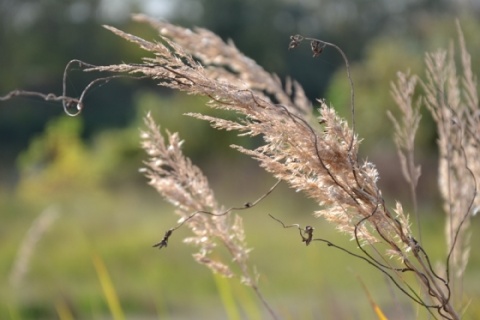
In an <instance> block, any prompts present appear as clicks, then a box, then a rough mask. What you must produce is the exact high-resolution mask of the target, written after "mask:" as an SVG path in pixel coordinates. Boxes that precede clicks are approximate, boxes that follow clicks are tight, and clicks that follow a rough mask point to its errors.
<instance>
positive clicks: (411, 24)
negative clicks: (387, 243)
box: [0, 0, 480, 319]
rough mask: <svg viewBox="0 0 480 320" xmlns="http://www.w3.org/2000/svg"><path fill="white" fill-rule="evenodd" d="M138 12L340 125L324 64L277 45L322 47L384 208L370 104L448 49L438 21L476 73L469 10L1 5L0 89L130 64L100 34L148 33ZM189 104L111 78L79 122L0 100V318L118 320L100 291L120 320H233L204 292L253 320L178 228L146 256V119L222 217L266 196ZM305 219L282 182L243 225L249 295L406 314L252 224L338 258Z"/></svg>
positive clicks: (343, 312)
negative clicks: (308, 41)
mask: <svg viewBox="0 0 480 320" xmlns="http://www.w3.org/2000/svg"><path fill="white" fill-rule="evenodd" d="M139 12H142V13H146V14H148V15H150V16H153V17H155V18H158V19H163V20H168V21H171V22H173V23H177V24H180V25H182V26H186V27H195V26H199V27H204V28H208V29H210V30H212V31H214V32H215V33H217V34H218V35H220V36H221V37H222V38H223V39H225V40H227V39H231V40H233V42H234V43H235V44H236V46H237V47H238V48H239V49H240V50H241V51H243V52H244V53H245V54H246V55H247V56H249V57H251V58H253V59H254V60H255V61H257V63H258V64H260V65H262V66H263V67H264V68H265V69H266V70H267V71H269V72H272V73H276V74H278V75H279V76H280V77H281V78H282V79H283V78H285V77H286V76H291V77H292V78H294V79H296V80H298V81H299V82H300V83H301V84H302V85H303V87H304V89H305V90H306V92H307V95H308V97H309V98H310V99H311V100H312V103H314V101H315V99H316V98H326V99H327V101H328V102H329V103H331V104H332V105H333V106H335V108H336V109H337V110H339V112H340V114H342V115H344V116H345V117H347V119H349V118H348V115H349V88H348V82H347V78H346V76H345V69H344V66H343V61H342V60H341V57H340V56H339V55H338V54H337V53H336V52H334V51H332V50H327V51H326V52H325V53H324V54H322V55H321V56H320V57H319V58H317V59H312V58H311V53H310V51H309V49H308V47H307V46H306V45H305V46H303V47H300V48H298V49H296V50H293V51H288V50H287V46H288V43H289V36H290V35H293V34H297V33H301V34H303V35H307V36H312V37H317V38H320V39H323V40H325V41H329V42H333V43H335V44H337V45H339V46H340V47H341V48H342V49H343V50H344V51H345V52H346V54H347V56H348V57H349V59H350V63H351V67H352V72H353V80H354V83H355V87H356V99H357V100H356V105H357V110H356V112H357V118H356V121H357V128H358V132H359V134H360V136H361V137H362V138H363V139H364V142H363V143H362V150H361V153H362V157H364V158H368V159H369V160H370V161H372V162H373V163H375V164H376V165H377V166H378V169H379V171H380V176H381V180H380V186H381V188H382V190H383V192H384V194H385V196H386V199H387V200H388V201H389V203H390V204H391V206H393V205H394V201H395V200H399V201H401V202H402V203H403V204H404V207H405V208H407V209H408V208H410V204H411V202H410V199H409V197H408V188H407V184H406V183H405V182H404V180H403V178H402V175H401V172H400V170H399V162H398V159H397V156H396V151H395V148H394V144H393V139H392V134H393V133H392V130H391V129H392V126H391V122H390V121H389V119H388V118H387V116H386V111H387V110H392V111H393V112H394V113H395V112H396V107H395V106H394V104H393V101H392V99H391V97H390V93H389V91H390V83H391V81H394V80H395V77H396V72H397V71H406V70H408V69H409V70H411V72H412V73H418V74H420V75H423V68H424V64H423V58H424V52H425V51H433V50H436V49H438V48H448V46H449V45H450V44H451V43H452V41H455V40H456V35H457V34H456V27H455V19H459V21H460V23H461V25H462V28H463V31H464V34H465V38H466V41H467V47H468V49H469V50H470V53H471V55H472V60H473V61H472V62H473V63H472V64H473V66H474V68H476V69H475V70H474V72H475V73H476V74H478V71H479V70H478V66H479V65H480V61H479V58H480V55H479V54H478V53H480V37H478V30H480V20H479V18H480V1H479V0H395V1H392V0H357V1H351V0H321V1H320V0H262V1H254V0H158V1H155V0H65V1H55V0H31V1H28V0H0V95H4V94H6V93H7V92H9V91H11V90H14V89H24V90H32V91H39V92H44V93H49V92H53V93H56V94H61V86H62V75H63V70H64V67H65V65H66V64H67V63H68V61H70V60H71V59H79V60H82V61H85V62H88V63H92V64H95V65H101V64H107V65H108V64H115V63H120V62H140V60H141V58H142V57H143V56H144V54H145V52H143V51H142V50H141V49H139V48H137V47H136V46H135V45H132V44H131V43H128V42H126V41H124V40H122V39H120V38H118V37H116V36H115V35H113V34H111V33H110V32H109V31H107V30H105V29H104V28H102V25H103V24H109V25H113V26H115V27H117V28H119V29H122V30H124V31H126V32H129V33H133V34H135V35H138V36H140V37H144V38H146V39H148V40H153V39H155V37H156V32H155V31H154V30H152V29H150V28H149V27H148V26H146V25H142V24H138V23H134V22H132V21H131V20H130V15H131V14H132V13H139ZM96 76H98V75H95V74H88V73H82V72H81V71H79V70H76V71H75V70H72V71H71V72H70V74H69V78H68V81H67V86H68V94H69V95H70V96H78V95H80V93H81V92H82V90H83V89H84V87H85V86H86V85H87V84H88V82H89V81H91V80H93V79H95V77H96ZM204 102H205V100H204V99H199V98H196V97H191V96H186V95H183V94H180V93H177V92H172V91H169V90H166V89H163V88H160V87H158V86H157V85H156V84H155V83H154V82H153V81H146V80H141V81H139V80H136V81H133V80H128V79H122V80H114V81H111V82H110V83H108V84H106V85H103V86H101V87H98V88H96V89H95V90H92V91H91V92H90V94H89V95H88V97H87V99H86V100H85V104H86V108H85V110H84V112H83V113H82V114H81V116H79V117H75V118H71V117H67V116H66V115H65V114H64V113H63V111H62V109H61V106H60V105H59V104H57V103H53V102H45V101H42V100H39V99H34V98H24V97H22V98H15V99H12V100H9V101H6V102H0V219H1V220H0V221H1V223H0V277H1V280H0V301H1V302H0V318H1V319H52V318H62V319H70V318H78V319H105V318H111V317H112V316H114V317H115V318H117V317H118V315H117V313H115V311H112V309H109V297H111V295H109V294H106V293H105V291H104V290H105V287H107V288H108V287H109V288H111V289H113V292H114V293H115V294H114V295H115V296H117V297H118V301H119V303H118V305H119V309H121V311H118V312H120V314H123V315H124V316H125V317H126V318H129V319H131V318H135V319H188V318H191V317H192V315H195V316H196V317H197V318H205V319H206V318H208V319H211V318H218V319H224V318H227V316H229V317H230V318H232V315H231V313H228V312H227V311H226V309H228V308H226V305H228V303H226V302H225V300H222V299H221V298H220V297H219V291H220V289H221V288H224V287H225V286H229V287H228V288H229V292H231V293H232V295H233V297H234V298H233V300H234V301H236V305H237V306H238V310H239V311H238V312H239V314H240V315H243V316H244V317H245V318H258V319H260V318H263V316H264V314H263V312H264V311H263V310H262V308H261V306H260V304H259V303H258V301H256V300H255V298H254V296H253V295H252V293H251V292H250V291H249V290H248V288H245V287H242V286H241V285H240V284H239V283H238V281H236V280H232V281H231V282H229V283H228V284H226V282H224V281H223V280H221V279H219V278H216V277H214V276H212V275H211V273H210V272H209V271H208V270H207V269H206V268H205V267H203V266H200V265H197V264H195V263H194V262H193V259H192V258H191V253H192V252H194V248H191V247H188V246H186V245H183V244H182V242H181V239H182V238H183V237H184V236H186V235H188V230H187V229H186V228H185V229H182V230H180V231H179V232H178V233H177V234H175V236H174V237H173V238H172V239H171V242H170V246H169V247H168V249H167V250H165V251H163V250H162V251H161V252H157V251H155V250H154V249H152V248H151V245H152V244H154V243H155V242H158V241H159V240H160V239H161V238H162V236H163V233H164V232H165V230H167V229H168V228H170V227H172V226H173V225H174V224H175V222H176V220H177V218H176V216H175V215H174V213H173V211H174V210H173V208H172V207H171V206H169V205H167V204H165V203H164V202H162V199H161V198H160V197H159V196H158V195H157V194H156V193H155V191H154V190H153V189H151V188H150V187H149V186H148V185H147V184H146V179H145V178H144V177H142V175H141V174H140V173H139V172H138V169H139V168H140V167H142V160H143V159H144V158H145V156H144V154H143V151H142V150H141V149H140V146H139V130H140V129H141V127H142V125H143V124H142V117H143V116H144V115H145V114H146V112H148V111H151V112H152V114H153V115H154V117H155V119H156V120H157V121H158V123H159V124H160V125H161V126H162V128H164V129H168V130H170V131H179V132H180V135H181V137H182V138H183V139H185V140H186V143H185V148H184V150H185V153H186V154H187V155H188V156H189V157H191V158H192V159H193V161H194V162H195V163H196V164H198V166H199V167H201V168H202V169H203V170H204V172H205V173H206V175H207V176H208V178H209V179H210V181H211V184H212V188H213V189H214V190H215V191H216V192H217V195H218V199H219V201H220V202H222V203H223V204H224V205H225V206H227V207H229V206H232V205H239V204H240V205H241V204H243V203H245V202H247V201H253V200H255V199H256V198H257V197H258V196H259V195H261V194H262V193H263V192H265V191H266V190H268V188H269V187H270V186H271V185H272V184H273V180H272V179H271V178H270V177H269V176H268V175H267V174H265V173H263V172H262V171H261V170H260V169H259V168H258V167H257V164H256V163H255V162H254V161H252V160H250V159H248V158H247V157H245V156H243V155H241V154H238V153H236V152H234V151H232V150H231V149H230V148H228V145H230V144H232V143H236V144H242V145H245V146H252V145H253V143H254V142H252V141H248V140H246V139H245V138H239V137H236V135H235V134H234V133H225V132H221V133H220V132H217V131H216V130H214V129H211V128H210V127H209V126H208V124H207V123H203V122H201V121H199V120H195V119H191V118H188V117H185V116H183V115H182V114H183V113H185V112H189V111H205V112H209V111H208V110H207V109H206V108H205V107H204V106H203V104H204ZM424 111H425V110H423V114H424V116H423V119H422V124H421V129H420V132H419V135H418V138H417V150H416V156H417V162H418V163H419V164H421V165H422V178H421V180H420V185H419V187H418V194H419V197H420V202H419V212H420V214H421V222H422V223H421V231H422V236H423V239H424V246H425V248H426V250H427V251H428V252H431V253H432V257H431V258H432V259H433V261H442V259H443V258H444V256H445V251H446V249H445V245H444V240H443V236H439V235H440V234H441V235H443V228H444V226H443V223H444V215H443V212H442V209H441V202H440V200H439V194H438V191H437V182H436V177H437V173H436V170H437V169H436V166H437V162H436V146H435V139H436V134H435V129H434V125H433V123H432V121H431V119H430V117H429V115H428V114H427V113H426V112H424ZM315 208H316V206H315V204H314V203H312V202H311V201H309V200H308V199H305V198H303V197H302V195H299V194H296V193H295V192H294V191H292V190H289V189H288V188H286V187H285V186H281V187H280V188H279V189H278V190H276V191H275V192H274V194H272V195H271V196H270V197H269V198H267V199H266V200H265V201H264V202H263V203H262V204H261V205H260V206H258V207H256V208H254V209H252V210H251V211H244V212H243V213H242V215H243V216H244V221H245V228H246V235H247V242H248V243H249V244H250V246H251V247H252V248H255V250H254V251H253V252H252V261H253V263H254V264H255V265H256V266H257V269H258V272H259V273H260V275H261V277H260V288H261V289H262V290H263V291H264V293H265V296H266V298H267V300H268V301H269V302H270V303H271V305H272V306H273V308H274V309H276V310H277V311H278V312H279V314H280V315H281V317H282V318H286V319H288V318H291V319H333V318H335V319H369V318H372V317H373V316H374V314H373V311H372V310H371V307H370V306H369V302H368V299H367V295H366V294H365V292H364V291H363V289H362V285H361V283H360V282H359V280H358V279H359V278H360V279H361V281H363V282H364V283H365V285H366V287H367V288H368V289H369V291H370V292H371V293H372V295H373V298H374V299H375V300H376V301H377V302H378V303H380V305H381V307H382V308H383V309H384V311H385V312H386V313H387V315H391V316H392V318H395V316H398V315H399V314H401V312H400V311H398V310H399V309H404V310H406V311H404V312H406V314H407V315H408V314H410V312H413V310H415V307H414V306H413V305H412V304H411V303H409V302H408V301H406V300H404V299H402V298H401V297H400V293H399V292H397V293H395V294H393V295H392V294H390V293H389V291H388V290H389V284H388V283H387V281H386V280H385V279H384V278H383V277H382V276H381V275H380V274H378V273H376V272H373V271H372V270H371V269H369V268H368V266H363V265H362V263H361V262H360V261H357V260H354V259H353V258H351V257H346V256H344V255H343V254H342V253H341V252H336V251H334V250H332V249H330V248H327V247H323V246H321V245H319V246H313V247H309V248H308V249H309V250H305V247H304V246H302V244H301V243H300V242H299V239H298V234H296V232H293V231H292V230H289V231H292V232H288V231H286V230H283V229H281V228H279V225H278V224H277V223H276V222H274V221H272V220H271V219H270V218H268V215H267V213H272V214H274V215H276V216H278V217H281V218H282V219H284V221H285V222H286V223H300V224H302V225H305V224H310V225H313V226H315V228H316V229H317V230H321V231H319V232H321V234H322V236H324V237H325V238H327V239H329V240H332V241H338V242H339V243H340V244H344V245H346V246H352V244H351V243H349V241H348V239H344V237H341V236H339V235H338V234H336V232H335V230H334V228H333V227H332V226H329V225H326V223H325V222H323V221H319V220H315V219H314V218H313V217H312V214H311V213H312V212H313V211H314V210H315ZM411 220H412V221H414V220H415V219H413V217H412V219H411ZM472 228H473V232H472V243H475V242H477V243H478V241H479V240H480V236H479V235H478V234H479V233H478V231H479V230H478V229H479V226H478V222H477V221H476V220H474V222H473V227H472ZM413 230H418V226H416V225H414V227H413ZM476 251H477V250H472V257H471V259H470V261H471V262H470V267H469V268H468V270H467V275H466V277H467V280H468V281H465V284H464V286H465V291H466V293H467V294H466V297H467V299H470V300H469V301H470V302H471V303H470V307H469V309H468V310H469V311H468V314H469V315H472V319H474V318H475V315H476V316H478V317H480V307H479V306H478V303H477V304H476V303H474V302H475V301H477V302H478V299H479V297H480V275H479V274H478V272H476V271H475V270H478V267H479V266H480V254H479V253H477V252H476ZM272 262H273V263H272ZM102 266H103V267H105V268H103V267H102ZM102 270H104V271H105V270H106V272H103V273H102ZM107 278H108V279H109V280H110V282H108V281H107V284H105V279H107ZM108 283H110V285H108ZM220 296H221V295H220ZM347 301H348V304H347V303H346V302H347ZM405 304H406V307H405V308H403V306H404V305H405ZM110 305H111V304H110ZM399 305H400V308H398V307H399ZM227 313H228V315H227ZM115 315H117V316H115ZM404 315H405V314H404ZM399 318H400V317H399Z"/></svg>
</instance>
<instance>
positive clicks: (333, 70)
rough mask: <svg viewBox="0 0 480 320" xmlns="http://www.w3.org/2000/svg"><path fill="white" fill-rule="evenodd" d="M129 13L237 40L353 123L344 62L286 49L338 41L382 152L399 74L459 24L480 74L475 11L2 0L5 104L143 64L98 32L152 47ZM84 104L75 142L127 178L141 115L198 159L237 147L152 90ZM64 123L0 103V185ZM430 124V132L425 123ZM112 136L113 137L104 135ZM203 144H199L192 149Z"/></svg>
mask: <svg viewBox="0 0 480 320" xmlns="http://www.w3.org/2000/svg"><path fill="white" fill-rule="evenodd" d="M134 12H144V13H147V14H151V15H152V16H154V17H156V18H159V19H168V20H170V21H172V22H175V23H179V24H181V25H184V26H188V27H194V26H200V27H205V28H208V29H211V30H212V31H214V32H215V33H217V34H219V35H220V36H221V37H222V38H224V39H232V40H233V41H234V43H235V44H236V46H237V47H238V48H239V49H240V50H241V51H243V52H245V53H246V54H247V55H248V56H250V57H251V58H253V59H254V60H255V61H257V62H258V63H259V64H260V65H262V66H264V67H265V69H267V71H270V72H274V73H277V74H278V75H280V77H282V78H284V77H285V76H291V77H292V78H294V79H297V80H298V81H299V82H300V83H301V84H302V85H303V86H304V88H305V90H306V92H307V94H308V96H309V98H310V99H311V100H312V103H314V101H315V98H323V97H325V98H327V99H328V100H329V101H331V103H332V104H333V105H334V106H335V107H337V108H338V109H339V110H341V112H342V113H343V114H344V115H345V116H346V117H348V114H349V113H348V112H349V111H348V108H349V100H348V99H349V88H348V83H347V78H346V76H345V69H344V66H343V61H342V59H341V57H340V56H339V55H338V53H336V52H334V51H332V50H328V51H326V52H325V53H323V54H322V55H321V56H320V57H319V58H317V59H315V60H313V59H312V58H311V56H310V55H311V54H310V51H309V49H308V48H303V49H302V48H300V49H297V50H294V51H288V50H287V44H288V42H289V36H290V35H293V34H297V33H300V34H304V35H308V36H312V37H318V38H320V39H323V40H326V41H329V42H334V43H336V44H337V45H339V46H340V47H341V48H342V49H343V50H344V51H345V52H346V54H347V56H348V57H349V59H350V63H351V64H352V71H353V77H354V82H355V86H356V98H357V117H358V118H357V123H358V131H359V133H360V135H361V136H362V137H363V138H365V141H366V142H365V144H364V146H365V148H373V149H374V148H382V147H383V143H382V141H388V143H391V131H390V128H391V125H390V122H389V121H388V119H387V117H386V115H385V113H386V112H385V111H386V110H387V109H390V110H391V109H394V105H393V103H392V100H391V98H390V95H389V86H390V81H392V80H394V79H395V73H396V71H398V70H403V71H404V70H406V69H408V68H409V69H410V70H412V72H419V71H420V70H421V69H422V65H423V56H424V52H425V51H426V50H434V49H436V48H437V47H441V46H443V47H444V46H445V45H446V44H448V41H449V39H455V38H456V34H455V32H456V30H455V19H456V18H458V19H460V21H461V24H462V27H463V28H464V32H465V34H466V39H467V41H468V46H469V48H470V50H471V52H472V56H473V65H474V66H477V65H478V63H477V62H478V58H477V57H478V55H476V54H475V52H478V51H479V50H480V39H479V38H478V37H476V36H475V33H476V30H478V29H479V23H478V22H477V20H478V16H479V14H480V2H478V1H453V0H450V1H449V0H423V1H413V0H397V1H389V0H375V1H373V0H361V1H350V0H323V1H318V0H297V1H293V0H263V1H254V0H229V1H225V0H175V1H174V0H170V1H153V0H150V1H147V0H143V1H142V0H130V1H113V0H77V1H76V0H67V1H55V0H35V1H33V0H30V1H29V0H21V1H18V0H15V1H13V0H3V1H2V2H1V3H0V64H1V72H0V94H5V93H6V92H8V91H10V90H13V89H17V88H22V89H26V90H35V91H40V92H44V93H48V92H54V93H57V94H60V92H61V85H62V83H61V82H62V73H63V69H64V67H65V65H66V64H67V63H68V61H69V60H71V59H80V60H83V61H86V62H89V63H92V64H96V65H99V64H110V63H118V62H120V61H128V62H135V61H140V59H141V57H142V54H143V52H142V51H141V50H140V49H138V48H136V46H133V45H131V44H129V43H127V42H126V41H123V40H121V39H119V38H117V37H116V36H114V35H113V34H111V33H110V32H108V31H106V30H105V29H103V28H102V27H101V25H102V24H111V25H114V26H116V27H118V28H120V29H123V30H125V31H127V32H130V33H133V34H137V35H139V36H142V37H146V38H148V39H152V38H155V37H156V33H155V31H154V30H151V29H150V28H149V27H148V26H144V25H139V24H136V23H133V22H131V21H130V19H129V14H130V13H134ZM95 76H96V75H95V74H85V73H82V72H81V71H78V70H77V71H75V70H71V71H70V73H69V78H68V81H67V87H68V94H69V95H73V96H78V95H79V94H80V93H81V91H82V90H83V88H84V87H85V86H86V85H87V84H88V82H89V81H91V80H92V79H94V78H95ZM85 104H86V108H85V110H84V112H83V113H82V115H81V120H80V121H79V122H80V124H79V129H78V130H77V131H78V135H80V136H81V137H82V139H83V141H84V142H86V143H90V144H96V145H97V146H98V145H102V146H103V147H102V148H103V150H105V148H106V147H105V146H110V149H111V150H112V151H111V152H112V153H115V152H116V156H117V157H121V158H122V159H123V160H125V161H124V162H125V163H130V166H131V167H132V168H133V167H134V166H135V165H138V164H139V157H140V155H139V154H140V153H141V152H140V150H138V142H137V139H136V137H135V138H132V139H125V138H124V137H125V136H126V135H127V134H126V132H128V134H131V135H133V136H135V135H136V134H137V132H138V130H137V128H138V127H139V126H141V121H140V119H141V116H142V114H144V113H145V112H146V110H152V111H153V112H154V113H155V114H156V115H157V117H158V119H159V122H160V123H162V124H163V125H164V126H165V127H167V128H169V129H171V130H180V131H182V135H183V136H184V137H185V138H186V139H187V141H189V143H188V144H187V148H191V149H189V152H190V155H192V156H193V157H198V158H200V159H202V158H204V159H206V160H208V159H209V155H210V152H209V151H208V149H209V148H210V146H211V145H212V143H213V144H217V142H218V144H224V145H225V146H226V145H228V144H229V143H228V142H227V143H222V142H221V141H220V140H219V139H223V140H227V139H233V137H228V138H225V137H224V135H219V134H218V133H217V132H216V131H215V130H210V129H208V128H207V125H206V124H199V123H198V121H196V120H192V119H188V118H185V117H183V116H182V115H181V114H182V113H183V112H185V111H187V110H191V107H192V106H193V105H199V104H200V105H201V103H197V102H196V100H195V99H194V98H192V97H185V96H181V95H179V94H173V93H172V92H169V91H167V90H165V89H160V88H158V87H156V85H155V84H154V83H152V82H145V81H133V80H128V79H125V80H116V81H112V82H110V83H108V84H107V85H104V86H101V87H99V88H96V89H95V90H93V91H92V92H91V93H90V94H89V96H88V97H87V99H86V101H85ZM182 106H185V107H182ZM195 108H197V106H195ZM58 116H63V113H62V110H61V107H60V105H59V104H57V103H53V102H44V101H41V100H38V99H33V98H16V99H13V100H11V101H8V102H2V103H1V104H0V150H1V153H0V174H1V176H0V178H1V181H2V184H9V185H11V184H14V183H15V182H16V181H17V170H16V169H15V168H16V166H15V165H16V164H18V163H22V161H20V162H19V161H18V156H19V154H21V153H22V152H24V151H25V149H26V148H27V146H29V144H31V143H32V139H33V138H34V137H38V136H39V135H42V133H44V132H46V131H45V130H46V128H47V127H48V123H51V121H52V120H53V119H55V118H56V117H58ZM425 121H426V122H427V123H428V119H427V120H425ZM51 126H54V125H53V124H51ZM111 129H115V130H116V131H113V132H115V133H112V131H108V130H111ZM196 136H201V137H202V138H201V139H199V140H198V141H192V139H193V137H196ZM43 139H46V137H44V138H43ZM434 139H435V134H434V132H433V128H432V127H429V126H428V125H426V126H425V127H424V132H422V136H420V137H419V144H420V147H421V148H426V149H428V148H430V147H431V146H433V143H434ZM99 141H103V142H99ZM224 142H225V141H224ZM102 143H103V144H102ZM32 148H33V147H32ZM54 149H55V148H53V147H51V150H48V148H47V147H44V149H43V150H44V154H43V155H36V157H33V158H31V161H33V162H35V163H42V161H43V162H45V161H48V160H49V157H51V156H52V154H53V153H54V152H55V150H54ZM38 152H40V151H38ZM24 153H25V152H24ZM40 153H41V152H40ZM28 154H32V151H30V153H28ZM25 157H26V156H25V155H24V157H23V158H25ZM106 157H107V156H106ZM27 158H28V157H27ZM112 158H115V156H112ZM132 159H134V161H136V162H134V163H135V165H133V164H132ZM25 161H26V162H28V160H25ZM25 161H24V162H25ZM118 161H120V160H117V162H118ZM120 162H121V161H120ZM133 173H134V174H135V172H133Z"/></svg>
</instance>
